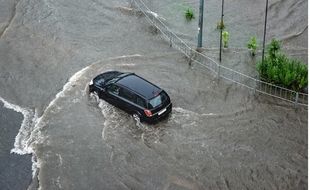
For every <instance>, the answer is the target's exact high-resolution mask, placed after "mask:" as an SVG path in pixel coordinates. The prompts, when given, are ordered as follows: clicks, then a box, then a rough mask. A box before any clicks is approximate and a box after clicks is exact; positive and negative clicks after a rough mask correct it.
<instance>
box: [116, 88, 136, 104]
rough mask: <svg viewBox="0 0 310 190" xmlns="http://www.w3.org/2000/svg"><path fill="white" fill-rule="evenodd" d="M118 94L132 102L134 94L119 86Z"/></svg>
mask: <svg viewBox="0 0 310 190" xmlns="http://www.w3.org/2000/svg"><path fill="white" fill-rule="evenodd" d="M119 95H120V96H121V97H123V98H125V99H127V100H129V101H131V102H134V99H135V94H134V93H132V92H130V91H129V90H127V89H125V88H120V91H119Z"/></svg>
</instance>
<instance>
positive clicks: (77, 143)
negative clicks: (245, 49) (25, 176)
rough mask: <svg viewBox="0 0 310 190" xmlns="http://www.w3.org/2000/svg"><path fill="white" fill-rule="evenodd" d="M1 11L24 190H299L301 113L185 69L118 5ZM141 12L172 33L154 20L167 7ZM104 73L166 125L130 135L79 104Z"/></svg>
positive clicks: (106, 108)
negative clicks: (149, 92)
mask: <svg viewBox="0 0 310 190" xmlns="http://www.w3.org/2000/svg"><path fill="white" fill-rule="evenodd" d="M214 2H215V1H214ZM285 2H286V3H287V2H288V3H291V1H285ZM292 2H293V1H292ZM302 2H303V1H302ZM4 3H5V6H7V7H8V8H9V9H8V10H10V11H6V12H1V13H0V21H1V23H3V24H1V25H0V29H1V31H2V32H1V33H0V34H1V39H0V58H1V59H0V78H1V80H0V89H1V90H0V96H1V97H2V98H3V100H5V101H7V102H10V104H12V105H15V106H17V107H20V110H21V111H20V112H21V113H23V114H24V116H27V117H25V118H26V119H27V120H24V121H27V122H23V125H22V128H21V130H20V133H19V135H18V136H17V138H16V141H15V142H20V143H17V145H18V146H16V145H15V152H16V153H19V154H29V153H32V154H33V159H32V161H33V163H34V165H33V176H34V180H33V183H32V185H31V186H30V188H29V189H37V188H40V189H306V188H307V185H308V181H307V160H308V158H307V157H308V156H307V147H308V143H307V139H308V137H307V130H308V129H307V122H308V118H307V110H306V109H304V108H297V109H295V108H294V107H293V106H292V105H291V104H287V103H285V102H282V101H278V100H275V99H272V98H270V97H264V96H260V95H257V94H255V93H254V92H253V91H249V90H248V89H244V88H242V87H240V86H237V85H233V84H231V83H228V82H225V81H222V80H220V81H218V80H217V79H216V78H215V77H214V76H212V75H211V74H209V73H208V72H207V71H206V70H204V69H203V68H201V67H200V66H199V65H196V64H193V65H189V64H188V60H186V59H185V58H184V56H183V55H182V54H181V53H179V52H178V51H176V50H174V49H173V48H170V47H169V44H168V43H167V42H165V41H164V40H163V39H161V37H160V36H159V35H158V34H157V33H156V31H154V29H153V28H152V27H150V25H149V24H148V23H147V21H146V20H145V18H144V17H143V16H142V15H141V14H139V13H135V12H133V11H130V9H127V8H124V7H128V6H129V4H130V3H129V2H128V1H125V0H123V1H122V0H117V1H113V2H108V1H100V0H93V1H88V2H84V1H74V2H71V1H70V2H68V1H56V0H45V1H37V0H21V1H16V3H15V4H14V3H12V2H11V1H4ZM147 3H148V5H149V6H150V7H152V8H154V10H155V11H158V12H159V13H160V14H161V15H162V16H163V17H164V18H165V19H166V22H167V24H168V25H170V26H171V27H172V28H173V29H174V30H178V27H180V26H174V25H172V24H171V22H172V21H173V20H175V21H177V19H175V18H174V17H172V16H171V19H172V21H171V20H169V19H170V17H169V15H165V14H164V13H161V10H162V9H159V8H158V9H157V6H159V5H161V6H162V7H165V6H164V5H166V4H167V5H169V6H172V5H177V3H173V2H168V1H166V3H165V2H164V1H159V2H158V3H155V2H152V1H147ZM303 3H304V2H303ZM214 4H215V3H214ZM304 4H305V3H304ZM280 5H281V4H280ZM169 6H167V7H165V8H169ZM177 6H182V3H180V4H179V5H177ZM297 10H298V11H297V13H296V14H299V13H300V12H299V9H297ZM164 12H165V11H164ZM167 13H168V12H167ZM302 15H303V14H302ZM168 18H169V19H168ZM233 18H234V17H233ZM233 18H232V19H233ZM235 19H238V17H236V18H235ZM175 23H178V22H175ZM179 31H181V30H179ZM288 31H289V30H288ZM181 32H182V31H181ZM183 32H184V31H183ZM279 32H280V33H281V35H282V34H283V35H284V32H282V30H281V31H279ZM295 32H296V31H291V34H294V33H295ZM184 33H186V32H184ZM285 34H286V33H285ZM186 36H187V35H184V36H183V37H184V38H185V39H187V40H188V41H189V42H190V41H191V40H192V39H191V38H187V37H186ZM299 37H300V36H299ZM233 63H234V64H235V66H236V68H240V69H241V70H242V69H244V67H243V65H242V63H241V62H239V61H233ZM247 67H248V66H247ZM108 70H121V71H129V72H135V73H136V74H138V75H140V76H142V77H144V78H146V79H147V80H149V81H152V82H153V83H155V84H157V85H158V86H160V87H161V88H163V89H165V90H166V91H167V92H168V94H169V95H170V97H171V100H172V103H173V106H174V107H173V110H172V114H171V115H170V117H169V118H168V119H167V120H166V121H163V122H161V123H158V124H156V125H148V124H144V123H136V121H135V120H134V119H133V118H131V117H130V116H129V115H128V114H126V113H125V112H123V111H121V110H119V109H117V108H115V107H113V106H111V105H109V104H108V103H106V102H104V101H102V100H99V99H98V98H97V97H96V96H94V95H89V94H88V89H87V86H88V83H89V81H90V80H91V79H92V78H93V77H94V76H96V75H97V74H99V73H101V72H104V71H108ZM244 70H248V71H249V72H250V73H253V72H254V71H253V68H252V69H244ZM12 119H13V116H12ZM0 123H1V122H0ZM12 125H13V124H12ZM14 125H16V124H14ZM1 127H3V126H1ZM11 140H12V139H11ZM11 148H14V147H11ZM30 175H31V174H30ZM0 179H1V184H4V183H5V182H6V180H5V179H3V180H2V178H0ZM25 188H26V187H25Z"/></svg>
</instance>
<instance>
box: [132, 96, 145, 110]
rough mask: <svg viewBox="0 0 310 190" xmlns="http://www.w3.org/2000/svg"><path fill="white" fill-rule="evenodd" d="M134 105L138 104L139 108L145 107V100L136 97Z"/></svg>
mask: <svg viewBox="0 0 310 190" xmlns="http://www.w3.org/2000/svg"><path fill="white" fill-rule="evenodd" d="M136 97H137V98H136V102H135V103H136V104H138V105H139V106H141V107H144V108H145V107H146V103H145V100H144V99H143V98H141V97H140V96H136Z"/></svg>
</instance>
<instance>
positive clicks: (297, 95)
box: [295, 92, 299, 107]
mask: <svg viewBox="0 0 310 190" xmlns="http://www.w3.org/2000/svg"><path fill="white" fill-rule="evenodd" d="M298 97H299V94H298V92H296V96H295V107H296V106H297V104H298Z"/></svg>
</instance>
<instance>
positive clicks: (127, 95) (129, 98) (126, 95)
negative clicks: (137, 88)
mask: <svg viewBox="0 0 310 190" xmlns="http://www.w3.org/2000/svg"><path fill="white" fill-rule="evenodd" d="M119 96H120V104H121V105H120V106H121V107H122V108H123V109H124V110H125V111H127V112H129V113H132V112H133V111H134V110H136V108H135V105H134V104H133V102H134V101H135V98H136V95H135V94H134V93H133V92H131V91H130V90H128V89H126V88H123V87H121V88H120V91H119Z"/></svg>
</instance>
